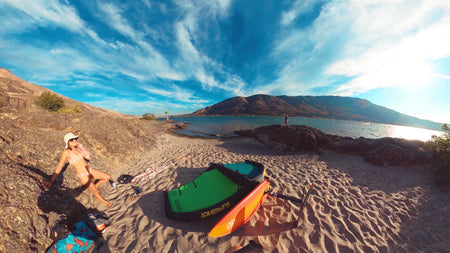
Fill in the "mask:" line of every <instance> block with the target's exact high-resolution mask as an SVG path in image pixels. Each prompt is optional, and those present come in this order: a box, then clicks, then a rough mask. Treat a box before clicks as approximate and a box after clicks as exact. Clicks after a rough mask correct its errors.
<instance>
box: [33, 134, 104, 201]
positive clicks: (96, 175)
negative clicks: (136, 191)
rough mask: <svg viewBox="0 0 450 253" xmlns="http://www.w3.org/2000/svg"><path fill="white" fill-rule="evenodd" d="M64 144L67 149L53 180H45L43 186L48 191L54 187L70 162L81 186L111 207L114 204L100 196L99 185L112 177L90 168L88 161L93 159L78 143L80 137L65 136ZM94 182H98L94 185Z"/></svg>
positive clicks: (63, 153) (62, 155)
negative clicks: (63, 169)
mask: <svg viewBox="0 0 450 253" xmlns="http://www.w3.org/2000/svg"><path fill="white" fill-rule="evenodd" d="M64 142H65V143H66V148H65V149H64V150H63V152H62V154H61V158H60V159H59V163H58V165H57V166H56V169H55V172H54V173H53V176H52V178H51V180H50V181H46V180H44V181H43V182H42V185H43V186H44V187H45V188H46V189H48V188H50V187H52V185H53V184H54V183H55V181H56V178H57V177H58V175H59V173H60V172H61V170H62V168H63V166H64V164H65V163H66V161H68V162H69V163H70V164H71V165H72V166H73V167H74V168H75V172H76V174H77V177H78V180H80V182H81V184H83V185H85V186H86V187H87V188H88V189H89V190H90V191H91V192H92V193H93V194H94V196H95V197H96V198H97V199H98V200H100V201H101V202H103V203H104V204H105V205H106V206H108V207H110V206H111V205H112V204H111V203H110V202H108V201H107V200H105V199H104V198H103V197H102V195H100V193H99V192H98V190H97V188H98V186H99V185H101V184H103V183H105V182H107V181H109V180H110V179H111V176H110V175H109V174H107V173H105V172H102V171H99V170H96V169H93V168H91V167H89V164H88V161H89V160H90V159H91V157H90V155H89V152H87V151H86V149H85V148H84V147H83V145H81V143H78V136H76V135H74V134H72V133H68V134H66V135H65V136H64ZM93 180H98V181H97V183H95V184H94V181H93Z"/></svg>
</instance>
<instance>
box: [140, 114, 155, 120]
mask: <svg viewBox="0 0 450 253" xmlns="http://www.w3.org/2000/svg"><path fill="white" fill-rule="evenodd" d="M142 119H145V120H156V117H155V115H153V114H151V113H146V114H144V115H142Z"/></svg>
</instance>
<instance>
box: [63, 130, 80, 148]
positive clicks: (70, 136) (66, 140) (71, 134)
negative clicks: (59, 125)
mask: <svg viewBox="0 0 450 253" xmlns="http://www.w3.org/2000/svg"><path fill="white" fill-rule="evenodd" d="M72 139H78V135H74V134H73V133H68V134H66V135H64V142H65V143H66V148H67V147H69V141H70V140H72Z"/></svg>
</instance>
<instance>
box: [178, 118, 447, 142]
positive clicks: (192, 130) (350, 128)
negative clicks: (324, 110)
mask: <svg viewBox="0 0 450 253" xmlns="http://www.w3.org/2000/svg"><path fill="white" fill-rule="evenodd" d="M171 120H175V121H177V122H179V123H186V124H187V128H186V129H183V130H176V132H177V133H179V134H184V135H188V136H202V137H207V138H217V137H220V138H222V137H232V136H236V134H235V133H234V131H236V130H242V129H248V128H254V127H259V126H267V125H274V124H284V117H276V116H204V117H173V118H171ZM289 124H290V125H306V126H310V127H314V128H317V129H319V130H321V131H323V132H325V133H327V134H335V135H339V136H348V137H353V138H359V137H365V138H372V139H376V138H383V137H394V138H404V139H409V140H421V141H427V140H429V139H430V138H431V136H432V135H438V136H440V135H442V134H443V132H441V131H435V130H430V129H424V128H417V127H408V126H398V125H389V124H380V123H369V122H360V121H350V120H336V119H317V118H302V117H290V118H289Z"/></svg>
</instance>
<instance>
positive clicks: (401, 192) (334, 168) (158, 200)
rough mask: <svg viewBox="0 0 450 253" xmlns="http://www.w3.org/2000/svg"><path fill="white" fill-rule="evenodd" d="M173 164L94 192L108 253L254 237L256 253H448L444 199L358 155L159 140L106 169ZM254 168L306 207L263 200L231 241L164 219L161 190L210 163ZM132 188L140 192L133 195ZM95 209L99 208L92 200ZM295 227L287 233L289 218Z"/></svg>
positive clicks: (418, 172) (227, 245)
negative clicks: (259, 252) (259, 166)
mask: <svg viewBox="0 0 450 253" xmlns="http://www.w3.org/2000/svg"><path fill="white" fill-rule="evenodd" d="M182 156H189V157H187V158H183V159H179V160H177V161H175V163H174V166H172V167H171V168H169V169H168V170H165V171H163V172H162V173H160V174H158V175H157V176H156V177H155V178H153V179H151V180H148V181H142V182H137V183H132V184H123V185H119V187H118V189H117V190H116V191H114V190H112V189H111V188H109V187H106V186H105V187H102V188H101V190H102V193H103V195H104V196H105V197H106V199H108V200H110V201H112V202H113V203H114V206H113V207H111V208H108V209H106V208H105V207H104V206H102V205H101V204H98V207H97V208H98V209H99V210H100V211H104V212H105V213H106V214H107V215H108V216H109V217H110V222H111V223H110V225H109V226H108V227H107V228H106V229H105V230H104V232H103V238H104V240H105V241H106V242H107V244H106V245H104V246H103V247H101V248H102V249H105V248H108V249H109V250H110V251H111V252H233V251H234V250H237V249H239V248H241V247H243V246H245V245H247V244H248V243H249V241H250V240H253V241H255V242H257V243H259V244H261V245H262V246H263V248H264V249H263V252H450V250H449V249H450V239H449V237H448V234H449V232H450V231H449V227H450V226H449V225H450V218H449V217H448V214H449V205H450V204H449V203H450V201H449V200H450V197H449V194H448V193H443V192H440V191H439V190H437V189H436V188H435V187H434V185H433V182H432V180H431V178H430V177H429V175H428V174H427V173H426V172H425V171H424V169H423V168H413V167H401V168H399V167H392V168H391V167H376V166H372V165H370V164H368V163H366V162H364V161H363V160H362V158H361V157H356V156H347V155H342V154H337V153H333V152H331V151H330V152H329V151H325V152H324V153H322V154H313V153H281V152H277V151H273V150H270V149H268V148H265V147H263V146H262V145H261V144H259V143H257V142H255V141H253V140H252V139H247V138H233V139H224V140H219V139H213V140H211V139H190V138H184V137H179V136H174V135H171V134H163V135H161V136H160V137H158V139H157V145H156V147H155V148H154V149H152V150H149V151H148V152H145V153H143V154H142V156H141V157H140V158H139V159H137V160H136V161H135V162H133V163H132V164H133V165H128V166H125V167H123V168H115V169H111V170H109V171H108V172H109V173H110V174H111V176H112V177H113V178H114V179H116V178H117V177H119V176H120V175H121V174H130V175H137V174H139V173H141V172H143V171H144V170H145V169H146V168H149V167H152V166H159V165H163V164H166V163H168V162H169V161H171V160H172V159H174V158H177V157H182ZM244 160H254V161H258V162H261V163H263V164H264V165H265V167H266V169H267V175H268V177H269V178H270V180H271V187H272V190H273V191H275V192H278V193H281V194H285V195H290V196H294V197H300V196H301V195H300V193H301V192H302V190H303V189H304V187H305V186H307V185H308V184H309V183H314V184H315V187H314V191H313V194H312V196H311V198H310V199H309V201H308V203H307V205H306V207H305V208H304V209H303V210H302V212H301V213H299V210H300V206H299V204H297V203H292V202H290V201H287V200H283V199H279V198H276V197H272V196H269V197H268V198H267V200H266V201H265V202H264V204H263V205H262V207H261V208H260V209H259V210H258V212H257V213H256V214H255V215H254V216H253V217H252V218H251V220H250V221H249V222H248V223H247V224H245V225H244V226H242V227H241V228H240V229H238V230H237V231H236V232H234V233H233V234H231V235H228V236H224V237H221V238H211V237H208V235H207V233H208V232H209V230H210V229H211V228H212V227H213V225H214V224H215V222H216V221H217V218H213V219H211V220H207V221H198V222H197V221H194V222H183V221H177V220H172V219H169V218H167V217H166V216H165V214H164V200H163V191H165V190H171V189H173V188H175V187H177V186H180V185H183V184H185V183H187V182H189V181H191V180H193V179H195V178H196V177H198V176H199V175H200V174H201V173H202V172H203V171H204V170H205V169H206V168H207V167H208V165H209V164H210V163H213V162H214V163H235V162H243V161H244ZM133 187H140V188H141V189H142V193H141V195H140V196H139V197H138V198H135V199H133V198H132V197H131V196H133V194H134V189H133ZM96 203H99V202H96ZM298 219H299V220H300V221H299V226H298V227H294V226H293V224H296V222H297V220H298Z"/></svg>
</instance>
